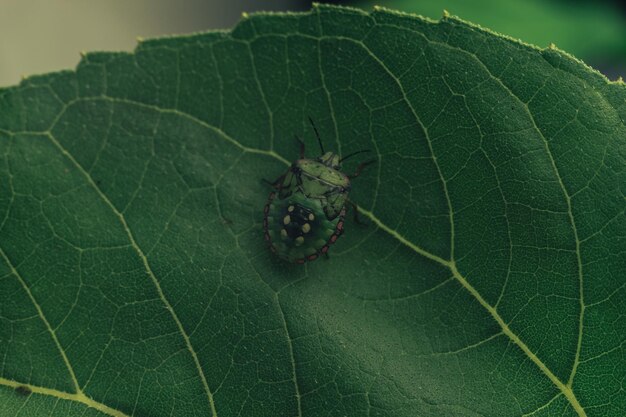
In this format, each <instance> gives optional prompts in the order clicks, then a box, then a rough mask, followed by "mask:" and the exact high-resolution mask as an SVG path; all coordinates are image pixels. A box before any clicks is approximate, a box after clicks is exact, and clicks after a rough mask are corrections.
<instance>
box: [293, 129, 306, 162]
mask: <svg viewBox="0 0 626 417" xmlns="http://www.w3.org/2000/svg"><path fill="white" fill-rule="evenodd" d="M294 136H295V137H296V140H297V141H298V143H299V144H300V159H304V142H302V139H300V138H299V137H298V135H294Z"/></svg>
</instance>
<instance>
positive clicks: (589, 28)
mask: <svg viewBox="0 0 626 417" xmlns="http://www.w3.org/2000/svg"><path fill="white" fill-rule="evenodd" d="M331 3H334V4H342V5H350V6H356V7H361V8H364V9H366V10H371V8H372V6H373V5H375V4H378V5H380V6H385V7H388V8H394V9H399V10H402V11H406V12H411V13H417V14H421V15H423V16H427V17H430V18H433V19H439V18H440V17H441V15H442V11H443V9H446V10H448V11H449V12H450V13H451V14H453V15H457V16H460V17H462V18H464V19H466V20H470V21H472V22H474V23H478V24H480V25H482V26H484V27H488V28H490V29H493V30H495V31H497V32H501V33H504V34H507V35H510V36H513V37H515V38H519V39H522V40H524V41H526V42H529V43H533V44H535V45H538V46H541V47H545V46H547V45H549V44H550V43H555V44H556V45H557V46H558V47H559V48H560V49H563V50H565V51H567V52H570V53H571V54H573V55H575V56H577V57H578V58H581V59H582V60H584V61H585V62H586V63H587V64H589V65H591V66H592V67H594V68H596V69H598V70H600V71H601V72H602V73H604V74H605V75H606V76H607V77H609V78H610V79H612V80H614V79H616V78H617V77H619V76H624V77H625V78H626V6H625V4H626V2H625V0H622V1H617V0H595V1H594V0H391V1H384V0H380V1H371V0H353V1H332V2H331ZM310 7H311V2H310V1H298V0H275V1H267V0H177V1H173V0H130V1H129V0H107V1H99V2H98V1H84V0H0V39H1V41H0V87H2V86H9V85H13V84H16V83H18V82H19V80H20V78H21V77H22V76H30V75H33V74H39V73H44V72H49V71H56V70H60V69H65V68H73V67H74V66H75V65H76V64H77V63H78V61H79V59H80V56H79V52H80V51H95V50H111V51H119V50H126V51H131V50H132V49H133V48H134V47H135V44H136V39H137V37H138V36H139V37H142V38H150V37H155V36H162V35H171V34H183V33H190V32H197V31H204V30H208V29H225V28H229V27H231V26H233V25H234V24H235V23H236V22H237V20H239V18H240V16H241V13H242V12H244V11H245V12H254V11H258V10H269V11H281V10H282V11H284V10H291V11H302V10H307V9H309V8H310Z"/></svg>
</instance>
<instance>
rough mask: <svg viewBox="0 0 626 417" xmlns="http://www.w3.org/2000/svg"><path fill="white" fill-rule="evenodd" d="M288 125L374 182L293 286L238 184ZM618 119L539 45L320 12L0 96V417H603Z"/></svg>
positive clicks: (616, 275) (615, 283) (405, 19)
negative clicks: (325, 252) (363, 152)
mask: <svg viewBox="0 0 626 417" xmlns="http://www.w3.org/2000/svg"><path fill="white" fill-rule="evenodd" d="M308 116H311V117H312V118H313V119H314V120H315V123H316V124H317V126H318V128H319V130H320V133H321V136H322V138H323V139H324V142H325V146H326V147H327V148H328V149H334V150H335V151H337V152H340V153H342V154H347V153H349V152H353V151H355V150H359V149H364V148H369V149H372V150H373V154H374V155H376V160H377V163H376V164H375V165H372V166H370V167H368V169H367V170H366V171H365V172H364V173H363V175H361V176H360V177H359V178H356V179H355V180H354V184H353V190H352V192H351V198H352V199H353V200H354V201H355V202H357V203H358V204H359V206H360V211H361V216H362V217H364V220H366V221H367V224H366V225H357V224H355V223H354V222H353V221H350V220H349V221H348V222H347V225H346V234H345V236H344V237H342V238H341V239H339V241H338V242H337V244H336V245H334V247H333V248H332V250H331V253H330V255H331V256H330V259H329V260H319V261H316V262H313V263H310V264H307V265H305V266H300V265H291V264H285V263H283V262H281V261H280V260H278V259H276V258H275V257H274V256H273V255H272V254H271V253H270V252H269V251H268V250H267V249H266V247H265V243H264V240H263V236H262V226H261V224H262V217H263V205H264V203H265V201H266V198H267V195H268V193H269V190H268V187H267V186H265V185H264V184H263V183H262V179H263V178H265V179H269V180H271V179H274V178H276V177H277V176H279V175H280V174H281V173H282V172H284V170H285V169H286V166H287V164H288V163H289V162H290V161H291V160H293V159H295V158H296V157H297V143H296V142H295V140H294V139H293V136H294V134H296V135H299V136H302V137H304V139H305V142H306V144H307V146H308V148H307V153H308V155H310V156H313V155H316V154H317V152H318V151H317V148H316V143H315V139H314V135H313V132H312V131H311V129H310V127H309V125H308V121H307V117H308ZM625 118H626V89H625V87H624V85H623V84H618V83H610V82H608V81H607V80H606V79H605V78H603V77H602V76H601V75H600V74H598V73H597V72H594V71H593V70H591V69H590V68H588V67H586V66H585V65H584V64H582V63H580V62H579V61H576V60H575V59H573V58H571V57H570V56H568V55H566V54H565V53H563V52H560V51H558V50H556V49H546V50H538V49H536V48H534V47H531V46H528V45H523V44H520V43H518V42H516V41H512V40H510V39H507V38H504V37H502V36H500V35H496V34H493V33H490V32H488V31H485V30H482V29H479V28H477V27H475V26H473V25H471V24H468V23H465V22H463V21H461V20H458V19H456V18H451V17H450V18H445V19H443V20H442V21H440V22H432V21H427V20H424V19H421V18H417V17H413V16H408V15H402V14H398V13H394V12H388V11H383V10H378V11H375V12H373V13H372V14H366V13H364V12H360V11H357V10H350V9H341V8H333V7H322V6H320V7H317V8H315V9H314V10H313V11H311V12H310V13H303V14H278V15H276V14H264V15H257V16H254V17H250V18H244V20H243V21H242V22H241V23H240V24H239V25H238V26H237V27H236V28H235V29H234V30H233V31H232V32H214V33H207V34H198V35H192V36H188V37H174V38H163V39H157V40H152V41H147V42H144V43H142V44H140V45H139V46H138V48H137V50H136V51H135V53H133V54H125V53H94V54H88V55H87V56H86V57H85V58H84V59H83V60H82V62H81V63H80V65H79V66H78V68H77V70H76V71H75V72H71V71H67V72H62V73H56V74H49V75H45V76H40V77H33V78H30V79H27V80H25V81H24V82H22V84H21V85H20V86H18V87H15V88H9V89H5V90H2V91H0V358H2V359H1V360H0V415H10V416H14V415H18V416H48V415H59V416H61V415H62V416H78V415H80V416H85V415H87V416H106V415H110V416H138V417H139V416H150V417H156V416H171V415H175V416H210V415H217V416H222V417H223V416H237V415H241V416H299V415H302V416H331V415H332V416H344V415H349V416H366V415H369V416H415V415H420V416H445V417H449V416H498V417H500V416H519V415H532V416H553V415H559V416H618V415H623V411H624V410H625V409H626V395H625V393H624V389H623V383H624V380H625V378H626V359H625V353H626V352H625V350H624V346H625V344H626V315H625V312H626V302H625V300H626V298H625V297H626V294H625V292H626V284H625V279H624V271H625V270H626V256H625V254H626V221H625V220H626V219H625V214H624V209H625V206H626V199H625V193H626V169H625V167H626V164H625V160H626V141H625V139H624V138H626V126H625V124H624V120H625ZM356 159H357V158H354V160H351V161H350V162H349V163H347V167H345V168H346V170H347V171H352V170H354V169H355V167H356V165H357V164H358V162H359V161H357V160H356Z"/></svg>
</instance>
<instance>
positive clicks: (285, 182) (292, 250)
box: [263, 121, 370, 264]
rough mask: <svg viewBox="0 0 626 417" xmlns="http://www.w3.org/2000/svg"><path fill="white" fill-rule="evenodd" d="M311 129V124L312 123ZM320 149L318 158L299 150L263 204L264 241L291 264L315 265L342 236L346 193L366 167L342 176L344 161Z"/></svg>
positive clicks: (364, 164)
mask: <svg viewBox="0 0 626 417" xmlns="http://www.w3.org/2000/svg"><path fill="white" fill-rule="evenodd" d="M311 124H313V122H312V121H311ZM313 129H314V130H315V133H316V135H317V138H318V141H319V143H320V148H321V150H322V156H320V157H319V158H316V159H307V158H305V157H304V145H303V144H302V142H300V143H301V146H300V159H298V160H297V161H295V162H294V163H293V164H291V166H290V167H289V169H288V170H287V172H285V173H284V174H283V175H281V176H280V177H279V178H278V179H277V180H276V181H275V182H274V183H273V184H272V185H273V187H274V188H275V190H274V191H272V192H271V193H270V196H269V199H268V202H267V204H266V205H265V217H264V220H263V226H264V231H265V240H266V241H267V242H268V244H269V246H270V249H271V250H272V252H274V253H276V254H277V255H278V256H279V257H280V258H282V259H285V260H286V261H289V262H296V263H300V264H302V263H304V262H306V261H313V260H315V259H317V258H318V257H319V256H320V255H321V254H325V253H327V252H328V249H329V246H330V245H332V244H333V243H335V241H336V240H337V239H338V238H339V236H340V235H341V234H342V233H343V225H344V216H345V213H346V207H345V206H346V202H347V199H348V192H349V191H350V179H351V178H354V177H356V176H358V175H359V174H360V172H361V170H362V169H363V168H364V167H365V166H366V165H367V164H369V163H370V162H367V163H363V164H361V165H359V167H358V169H357V171H356V173H355V174H353V175H346V174H344V173H343V172H341V162H342V161H343V160H345V159H346V158H347V157H350V156H352V155H356V154H357V153H360V152H363V151H360V152H355V153H353V154H351V155H348V156H347V157H344V158H343V159H342V158H340V157H339V155H337V154H334V153H332V152H324V148H323V147H322V143H321V140H319V134H318V133H317V129H315V125H313Z"/></svg>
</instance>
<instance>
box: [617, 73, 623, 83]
mask: <svg viewBox="0 0 626 417" xmlns="http://www.w3.org/2000/svg"><path fill="white" fill-rule="evenodd" d="M616 82H617V83H618V84H624V78H622V76H621V75H620V76H619V77H617V80H616Z"/></svg>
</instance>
